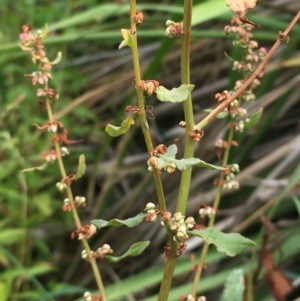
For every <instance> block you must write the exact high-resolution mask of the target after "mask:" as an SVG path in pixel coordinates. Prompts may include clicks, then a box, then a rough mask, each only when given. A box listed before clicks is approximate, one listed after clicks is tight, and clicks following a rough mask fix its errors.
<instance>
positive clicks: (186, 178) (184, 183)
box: [176, 0, 195, 215]
mask: <svg viewBox="0 0 300 301" xmlns="http://www.w3.org/2000/svg"><path fill="white" fill-rule="evenodd" d="M192 8H193V1H192V0H185V1H184V18H183V30H184V34H183V36H182V48H181V84H190V39H191V22H192ZM183 109H184V118H185V122H186V135H185V148H184V158H190V157H193V155H194V144H195V143H194V141H193V139H192V138H191V137H190V134H191V132H192V131H193V130H194V116H193V105H192V97H191V94H189V96H188V98H187V99H186V100H185V101H184V102H183ZM191 175H192V168H191V167H190V168H188V169H186V170H183V171H182V174H181V180H180V187H179V194H178V201H177V207H176V211H177V212H181V213H182V214H183V215H184V214H185V210H186V204H187V200H188V196H189V190H190V184H191Z"/></svg>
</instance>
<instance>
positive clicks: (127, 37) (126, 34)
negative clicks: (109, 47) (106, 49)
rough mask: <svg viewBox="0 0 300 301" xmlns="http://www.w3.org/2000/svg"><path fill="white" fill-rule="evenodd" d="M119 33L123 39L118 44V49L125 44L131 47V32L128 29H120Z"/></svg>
mask: <svg viewBox="0 0 300 301" xmlns="http://www.w3.org/2000/svg"><path fill="white" fill-rule="evenodd" d="M121 33H122V36H123V41H122V42H121V44H120V45H119V49H122V48H123V47H125V46H129V47H130V48H131V49H132V47H133V36H132V33H131V32H130V31H129V30H128V29H124V28H122V29H121Z"/></svg>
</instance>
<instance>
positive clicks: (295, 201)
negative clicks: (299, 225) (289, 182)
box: [293, 197, 300, 216]
mask: <svg viewBox="0 0 300 301" xmlns="http://www.w3.org/2000/svg"><path fill="white" fill-rule="evenodd" d="M293 201H294V204H295V206H296V208H297V211H298V214H299V216H300V200H299V199H298V198H296V197H293Z"/></svg>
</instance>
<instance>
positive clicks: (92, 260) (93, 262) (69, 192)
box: [46, 99, 107, 301]
mask: <svg viewBox="0 0 300 301" xmlns="http://www.w3.org/2000/svg"><path fill="white" fill-rule="evenodd" d="M46 108H47V112H48V118H49V121H50V122H53V121H54V118H53V113H52V108H51V104H50V101H49V100H48V99H47V100H46ZM54 147H55V151H56V154H57V162H58V166H59V170H60V173H61V176H62V178H63V179H65V178H66V177H67V173H66V170H65V167H64V163H63V160H62V156H61V150H60V146H59V143H58V142H54ZM66 192H67V196H68V198H69V201H70V204H71V208H72V214H73V218H74V221H75V225H76V227H77V229H80V228H81V221H80V218H79V215H78V212H77V210H76V207H75V204H74V196H73V193H72V190H71V188H70V186H67V188H66ZM81 243H82V244H83V247H84V249H85V250H86V252H87V255H88V258H90V260H89V262H90V264H91V267H92V270H93V274H94V277H95V280H96V283H97V286H98V289H99V292H100V294H101V297H102V300H103V301H107V297H106V293H105V289H104V285H103V281H102V278H101V275H100V271H99V269H98V266H97V263H96V260H95V258H93V257H92V256H91V249H90V246H89V244H88V242H87V240H86V239H82V240H81Z"/></svg>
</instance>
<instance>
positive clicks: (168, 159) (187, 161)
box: [158, 155, 225, 170]
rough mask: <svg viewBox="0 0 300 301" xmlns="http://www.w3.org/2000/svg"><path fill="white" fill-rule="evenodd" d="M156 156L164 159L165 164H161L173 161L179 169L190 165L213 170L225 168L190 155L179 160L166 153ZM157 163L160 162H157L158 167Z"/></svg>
mask: <svg viewBox="0 0 300 301" xmlns="http://www.w3.org/2000/svg"><path fill="white" fill-rule="evenodd" d="M158 156H159V158H162V159H164V161H165V164H164V165H163V164H162V165H163V167H164V166H166V165H168V163H171V162H173V163H175V165H176V168H177V169H179V170H184V169H188V168H189V167H191V166H197V167H204V168H208V169H214V170H225V168H224V167H222V166H215V165H212V164H209V163H206V162H204V161H202V160H200V159H198V158H193V157H192V158H187V159H184V158H183V159H181V160H177V159H174V158H173V157H168V156H166V155H158ZM159 165H160V164H158V168H160V166H159Z"/></svg>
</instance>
